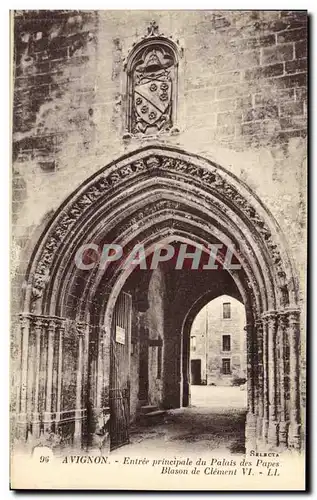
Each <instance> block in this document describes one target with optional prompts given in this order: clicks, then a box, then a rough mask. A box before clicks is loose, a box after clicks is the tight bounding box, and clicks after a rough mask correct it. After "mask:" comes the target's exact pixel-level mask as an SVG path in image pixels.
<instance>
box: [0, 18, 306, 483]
mask: <svg viewBox="0 0 317 500" xmlns="http://www.w3.org/2000/svg"><path fill="white" fill-rule="evenodd" d="M308 17H309V16H308V12H307V11H306V10H53V9H52V10H44V9H43V10H11V11H10V37H11V55H10V57H11V60H10V78H11V80H10V82H11V89H10V91H11V96H12V97H11V116H12V123H11V131H10V135H11V141H12V146H11V147H12V158H11V184H12V186H11V313H10V314H11V328H10V329H11V332H10V462H11V464H10V487H11V489H13V490H27V489H41V490H51V489H53V490H55V489H57V490H58V489H62V490H66V489H72V490H87V489H88V490H148V491H156V490H175V491H181V490H191V491H210V490H219V491H239V490H250V491H253V490H254V491H256V490H259V491H305V488H306V482H305V465H306V464H305V457H306V455H305V449H306V433H307V428H306V410H305V409H306V340H307V336H306V325H307V318H306V309H307V297H306V290H307V189H308V187H307V152H308V151H307V125H308V118H307V45H308Z"/></svg>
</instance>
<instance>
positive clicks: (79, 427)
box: [73, 411, 82, 448]
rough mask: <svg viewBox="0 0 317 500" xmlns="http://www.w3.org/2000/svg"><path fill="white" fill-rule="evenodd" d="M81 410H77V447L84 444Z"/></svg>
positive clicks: (75, 444)
mask: <svg viewBox="0 0 317 500" xmlns="http://www.w3.org/2000/svg"><path fill="white" fill-rule="evenodd" d="M81 416H82V414H81V412H80V411H76V415H75V431H74V441H73V442H74V446H75V447H76V448H81V444H82V420H81Z"/></svg>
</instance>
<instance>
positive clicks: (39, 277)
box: [29, 152, 286, 301]
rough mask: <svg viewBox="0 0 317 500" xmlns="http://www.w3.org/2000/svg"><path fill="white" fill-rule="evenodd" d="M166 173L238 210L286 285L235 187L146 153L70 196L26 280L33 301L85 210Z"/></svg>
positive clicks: (267, 234)
mask: <svg viewBox="0 0 317 500" xmlns="http://www.w3.org/2000/svg"><path fill="white" fill-rule="evenodd" d="M166 174H167V175H168V174H174V175H175V174H177V175H178V176H180V177H181V178H182V179H184V180H185V178H187V179H188V180H190V182H193V183H195V184H197V185H199V187H200V188H202V187H203V188H204V189H206V190H207V191H209V192H211V193H212V194H213V195H214V196H215V197H218V198H220V199H221V200H222V201H223V202H224V203H226V204H227V205H228V206H230V207H232V209H233V210H235V211H237V212H238V213H239V215H240V217H243V218H244V219H245V220H246V222H248V223H249V224H250V223H251V224H252V225H253V227H254V228H255V229H256V231H257V232H258V234H259V235H261V238H262V242H263V244H264V245H265V247H266V249H267V251H268V253H269V255H270V258H271V260H272V264H274V267H275V269H276V275H277V277H278V280H279V286H280V287H283V286H285V277H286V273H285V270H284V267H283V263H282V257H281V254H280V252H279V251H278V249H277V244H276V243H275V242H274V240H273V236H272V233H271V231H270V229H269V228H268V227H267V225H266V223H265V221H264V220H263V218H262V217H261V216H260V215H259V214H258V213H257V212H256V210H255V208H254V207H253V206H252V205H251V203H250V202H249V201H248V200H247V199H246V198H245V197H244V196H242V194H241V193H240V192H239V191H238V190H237V188H236V187H235V186H233V185H232V184H230V183H229V182H228V181H227V180H226V179H224V178H223V177H222V176H221V175H220V173H219V171H218V169H217V168H216V167H215V166H213V168H205V167H202V166H200V165H196V164H194V163H191V162H190V161H189V160H188V161H184V160H183V159H178V158H174V157H169V156H168V152H166V154H164V155H162V154H161V155H160V154H153V153H149V155H148V156H145V157H144V158H142V159H138V160H136V161H130V162H129V161H127V163H126V164H124V165H123V166H118V168H117V169H116V170H115V171H114V169H110V172H105V171H102V172H101V173H100V174H98V175H97V176H95V177H94V178H93V179H92V180H91V181H90V182H89V184H88V186H87V187H86V188H85V189H82V190H80V191H79V193H78V194H76V195H75V196H73V198H72V199H71V200H70V201H69V202H68V204H67V206H66V207H64V209H63V211H62V212H60V213H59V214H58V215H57V217H56V219H55V222H54V223H53V224H52V226H51V228H50V230H49V231H48V233H47V235H46V237H45V243H44V245H43V249H42V251H41V255H40V258H39V260H38V262H37V266H36V269H35V272H34V275H33V276H30V278H29V279H31V280H32V291H33V292H32V299H33V301H34V300H37V299H38V298H40V297H41V296H42V294H43V290H44V288H45V286H46V284H47V283H48V281H49V279H50V268H51V265H52V262H53V260H54V257H55V256H56V255H57V253H58V251H59V250H60V249H61V247H62V244H63V241H64V240H65V238H66V236H67V235H68V234H69V232H70V230H72V229H73V227H74V226H75V224H76V223H77V222H78V221H80V219H81V218H82V217H84V216H85V213H86V212H87V213H88V210H93V207H94V205H95V204H97V203H98V202H100V200H101V199H102V198H103V197H104V196H105V194H108V196H111V194H112V193H114V190H115V189H116V188H118V187H119V186H120V187H121V186H122V184H123V183H124V182H126V181H127V180H130V179H132V178H136V177H138V176H144V175H149V176H158V177H160V176H162V175H166ZM162 203H163V202H162ZM167 208H168V205H167Z"/></svg>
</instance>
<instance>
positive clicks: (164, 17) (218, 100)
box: [12, 11, 307, 348]
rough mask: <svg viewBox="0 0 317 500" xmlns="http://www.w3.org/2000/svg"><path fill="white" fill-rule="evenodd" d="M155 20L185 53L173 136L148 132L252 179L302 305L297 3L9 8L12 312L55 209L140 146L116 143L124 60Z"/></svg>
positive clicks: (302, 93) (302, 19) (303, 98)
mask: <svg viewBox="0 0 317 500" xmlns="http://www.w3.org/2000/svg"><path fill="white" fill-rule="evenodd" d="M152 19H154V20H155V21H156V22H157V24H158V25H159V28H160V31H161V32H162V33H164V35H166V36H167V37H169V36H172V37H173V40H175V41H177V40H179V44H180V46H181V47H182V49H183V50H182V58H181V60H180V65H179V89H178V103H177V110H178V113H177V114H178V118H177V124H176V125H177V127H178V129H179V133H177V134H174V135H169V134H163V135H162V136H161V137H158V138H154V139H153V142H154V143H155V144H167V145H174V146H180V147H181V148H183V149H185V150H187V151H188V152H192V153H197V154H199V155H202V156H204V157H206V158H209V159H212V160H214V161H216V162H218V163H219V164H220V165H222V166H223V167H225V168H226V169H228V170H229V171H231V172H232V173H234V174H235V175H237V176H238V177H239V178H240V179H242V180H243V181H245V183H246V184H247V185H248V186H249V187H250V188H251V189H253V191H254V192H255V193H256V194H257V195H258V196H259V198H260V199H261V201H262V202H263V203H264V204H265V205H266V206H267V207H268V209H269V210H270V211H271V212H272V214H273V216H274V217H275V218H276V220H277V223H278V224H279V226H280V227H281V229H282V231H283V232H284V234H285V236H286V240H287V245H288V248H289V250H290V254H291V258H292V259H293V263H294V269H295V273H296V274H297V276H298V279H299V281H298V285H299V297H300V300H301V301H305V291H306V251H305V250H304V249H306V149H307V144H306V120H307V116H306V115H307V95H306V94H307V92H306V61H307V59H306V51H307V16H306V12H301V11H296V12H292V11H283V12H279V11H261V12H257V11H245V12H243V11H242V12H241V11H234V12H228V11H224V12H221V11H208V12H202V11H197V12H195V11H184V12H176V11H157V12H155V11H151V12H147V11H127V12H125V13H122V12H120V11H99V12H97V11H83V12H81V11H54V12H52V11H51V12H47V11H23V12H22V11H16V12H15V14H14V41H15V45H14V65H13V91H14V110H13V148H12V150H13V165H12V169H13V177H12V180H13V191H12V194H13V197H12V220H13V231H12V236H13V243H12V249H13V252H12V255H13V262H12V263H13V266H12V274H13V288H12V312H13V314H14V313H17V312H18V311H19V310H20V298H21V289H22V287H23V279H24V273H25V270H26V267H27V265H28V262H29V258H30V254H31V251H32V249H33V248H34V245H35V244H36V242H37V241H38V238H39V235H40V234H41V232H42V231H43V230H44V227H45V225H46V223H47V221H48V220H49V219H50V217H51V216H52V215H53V214H54V211H55V210H56V209H57V208H58V207H59V206H60V204H61V203H62V202H63V201H64V200H65V199H66V198H67V196H69V195H70V194H71V193H72V192H73V191H74V190H75V189H77V188H78V186H79V185H80V184H81V183H82V182H83V181H84V180H85V179H87V178H88V177H89V176H90V175H92V174H93V173H95V172H97V171H98V170H99V169H100V168H101V167H103V166H104V165H106V164H108V163H109V162H111V161H112V160H115V159H117V158H118V157H119V156H120V155H122V154H124V153H127V152H130V151H132V150H136V149H138V148H139V147H141V146H143V145H144V144H145V143H147V139H146V138H145V139H136V138H132V139H130V140H127V139H123V135H124V132H125V120H124V117H125V112H124V110H125V102H126V95H125V92H124V89H125V82H126V74H125V69H124V68H125V60H126V57H127V56H128V54H129V51H130V50H131V48H132V46H133V44H134V43H136V42H138V41H139V40H140V39H141V38H142V36H143V35H144V34H146V30H147V26H148V25H149V23H150V21H151V20H152ZM302 331H303V333H304V331H305V324H304V323H303V324H302ZM302 338H303V339H304V335H303V336H302ZM302 346H303V348H304V346H305V344H304V341H303V343H302Z"/></svg>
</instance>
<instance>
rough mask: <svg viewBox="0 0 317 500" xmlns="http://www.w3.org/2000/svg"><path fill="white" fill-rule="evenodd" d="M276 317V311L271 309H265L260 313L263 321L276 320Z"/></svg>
mask: <svg viewBox="0 0 317 500" xmlns="http://www.w3.org/2000/svg"><path fill="white" fill-rule="evenodd" d="M276 319H277V311H274V310H271V311H266V312H264V313H263V314H262V320H263V321H265V322H266V323H269V322H272V321H274V322H275V321H276Z"/></svg>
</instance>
